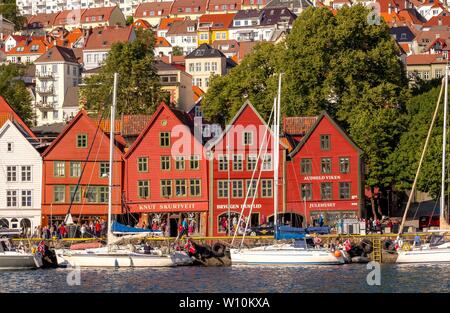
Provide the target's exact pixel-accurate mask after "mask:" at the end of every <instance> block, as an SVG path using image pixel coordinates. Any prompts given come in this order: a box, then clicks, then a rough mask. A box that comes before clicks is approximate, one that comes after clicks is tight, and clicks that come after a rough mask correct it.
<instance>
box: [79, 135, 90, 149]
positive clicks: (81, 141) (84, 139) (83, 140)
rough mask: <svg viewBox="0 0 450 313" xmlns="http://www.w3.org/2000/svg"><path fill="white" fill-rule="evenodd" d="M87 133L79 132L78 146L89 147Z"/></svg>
mask: <svg viewBox="0 0 450 313" xmlns="http://www.w3.org/2000/svg"><path fill="white" fill-rule="evenodd" d="M87 141H88V139H87V135H86V134H78V135H77V148H87Z"/></svg>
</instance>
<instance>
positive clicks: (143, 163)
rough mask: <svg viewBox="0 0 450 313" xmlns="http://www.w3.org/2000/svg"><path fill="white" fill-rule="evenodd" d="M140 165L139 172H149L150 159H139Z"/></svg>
mask: <svg viewBox="0 0 450 313" xmlns="http://www.w3.org/2000/svg"><path fill="white" fill-rule="evenodd" d="M137 163H138V172H141V173H142V172H148V158H147V157H140V158H138V159H137Z"/></svg>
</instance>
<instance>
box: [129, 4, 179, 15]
mask: <svg viewBox="0 0 450 313" xmlns="http://www.w3.org/2000/svg"><path fill="white" fill-rule="evenodd" d="M172 4H173V2H172V1H161V2H156V1H155V2H146V3H141V4H139V6H138V7H137V8H136V11H135V13H134V17H135V18H151V17H155V16H168V15H169V14H170V9H171V7H172ZM151 12H153V13H151Z"/></svg>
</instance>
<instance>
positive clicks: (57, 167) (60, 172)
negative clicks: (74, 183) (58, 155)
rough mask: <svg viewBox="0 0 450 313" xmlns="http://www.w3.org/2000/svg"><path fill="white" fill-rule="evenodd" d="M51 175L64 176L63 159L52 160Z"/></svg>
mask: <svg viewBox="0 0 450 313" xmlns="http://www.w3.org/2000/svg"><path fill="white" fill-rule="evenodd" d="M53 175H54V176H55V177H64V176H66V163H65V162H64V161H54V162H53Z"/></svg>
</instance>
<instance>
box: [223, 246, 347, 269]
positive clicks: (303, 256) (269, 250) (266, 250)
mask: <svg viewBox="0 0 450 313" xmlns="http://www.w3.org/2000/svg"><path fill="white" fill-rule="evenodd" d="M230 254H231V264H232V265H237V264H248V265H252V264H254V265H258V264H260V265H304V264H322V265H339V264H344V263H345V261H344V259H343V258H342V257H336V256H335V255H334V254H333V253H331V252H330V251H327V250H323V249H317V250H315V249H311V250H308V249H303V248H295V247H292V246H266V247H258V248H252V249H230Z"/></svg>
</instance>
